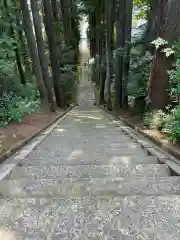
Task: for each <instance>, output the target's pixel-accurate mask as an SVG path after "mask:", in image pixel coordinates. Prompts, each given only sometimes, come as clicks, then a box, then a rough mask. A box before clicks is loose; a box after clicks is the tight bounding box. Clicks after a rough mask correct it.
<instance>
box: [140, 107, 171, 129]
mask: <svg viewBox="0 0 180 240" xmlns="http://www.w3.org/2000/svg"><path fill="white" fill-rule="evenodd" d="M167 117H168V114H167V113H165V112H163V111H162V110H157V111H152V112H150V113H146V114H145V118H144V122H145V124H146V125H147V126H149V127H150V129H157V130H162V129H163V128H164V125H165V123H166V121H167Z"/></svg>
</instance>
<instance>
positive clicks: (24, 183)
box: [0, 177, 180, 198]
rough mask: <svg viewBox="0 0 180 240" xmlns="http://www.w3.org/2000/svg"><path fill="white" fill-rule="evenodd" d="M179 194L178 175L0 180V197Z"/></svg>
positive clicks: (179, 180)
mask: <svg viewBox="0 0 180 240" xmlns="http://www.w3.org/2000/svg"><path fill="white" fill-rule="evenodd" d="M130 195H148V196H151V195H153V196H155V195H159V196H163V195H180V177H163V178H139V179H138V178H113V179H107V178H106V179H91V180H90V179H85V178H84V179H82V178H76V179H75V178H73V179H64V180H61V179H38V180H30V179H18V180H2V181H0V197H1V198H7V197H23V198H24V197H72V196H74V197H78V196H94V197H95V196H109V197H110V196H130Z"/></svg>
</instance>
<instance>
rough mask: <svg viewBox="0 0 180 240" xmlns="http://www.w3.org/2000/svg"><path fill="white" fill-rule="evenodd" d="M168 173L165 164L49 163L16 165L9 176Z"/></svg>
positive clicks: (43, 176)
mask: <svg viewBox="0 0 180 240" xmlns="http://www.w3.org/2000/svg"><path fill="white" fill-rule="evenodd" d="M168 175H170V170H169V168H168V166H167V165H165V164H137V165H130V166H128V165H119V166H115V165H74V166H73V165H54V166H53V165H49V166H47V165H46V166H42V165H39V166H37V165H36V166H25V167H16V168H15V169H14V170H13V171H12V173H11V174H10V176H9V178H11V179H17V178H23V177H29V178H55V177H59V178H77V177H78V178H103V177H105V178H108V177H128V176H129V177H130V176H131V177H163V176H168Z"/></svg>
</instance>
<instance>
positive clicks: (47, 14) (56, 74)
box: [43, 0, 64, 107]
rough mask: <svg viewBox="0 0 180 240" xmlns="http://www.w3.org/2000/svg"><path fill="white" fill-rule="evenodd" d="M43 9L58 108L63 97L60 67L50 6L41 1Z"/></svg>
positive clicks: (45, 1) (47, 0) (44, 0)
mask: <svg viewBox="0 0 180 240" xmlns="http://www.w3.org/2000/svg"><path fill="white" fill-rule="evenodd" d="M43 7H44V21H45V28H46V34H47V37H48V43H49V52H50V59H51V67H52V75H53V81H54V90H55V95H56V104H57V106H58V107H64V97H63V93H62V89H61V82H60V81H61V79H60V66H59V63H58V59H57V51H56V44H55V36H54V29H53V18H52V10H51V4H50V2H49V0H43Z"/></svg>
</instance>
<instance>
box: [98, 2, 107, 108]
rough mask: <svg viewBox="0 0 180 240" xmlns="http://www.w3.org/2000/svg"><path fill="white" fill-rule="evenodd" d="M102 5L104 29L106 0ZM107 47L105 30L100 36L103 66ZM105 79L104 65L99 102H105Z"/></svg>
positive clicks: (101, 62) (101, 14)
mask: <svg viewBox="0 0 180 240" xmlns="http://www.w3.org/2000/svg"><path fill="white" fill-rule="evenodd" d="M100 3H101V5H100V19H101V20H100V22H101V29H102V24H104V16H105V1H104V0H102V1H101V2H100ZM105 48H106V36H105V32H104V31H101V32H100V36H99V54H100V64H101V66H103V64H105V62H104V61H103V57H104V56H105V52H106V50H105ZM105 81H106V71H105V69H104V67H102V69H101V73H100V90H99V91H100V93H99V103H100V104H103V103H104V90H105Z"/></svg>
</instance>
